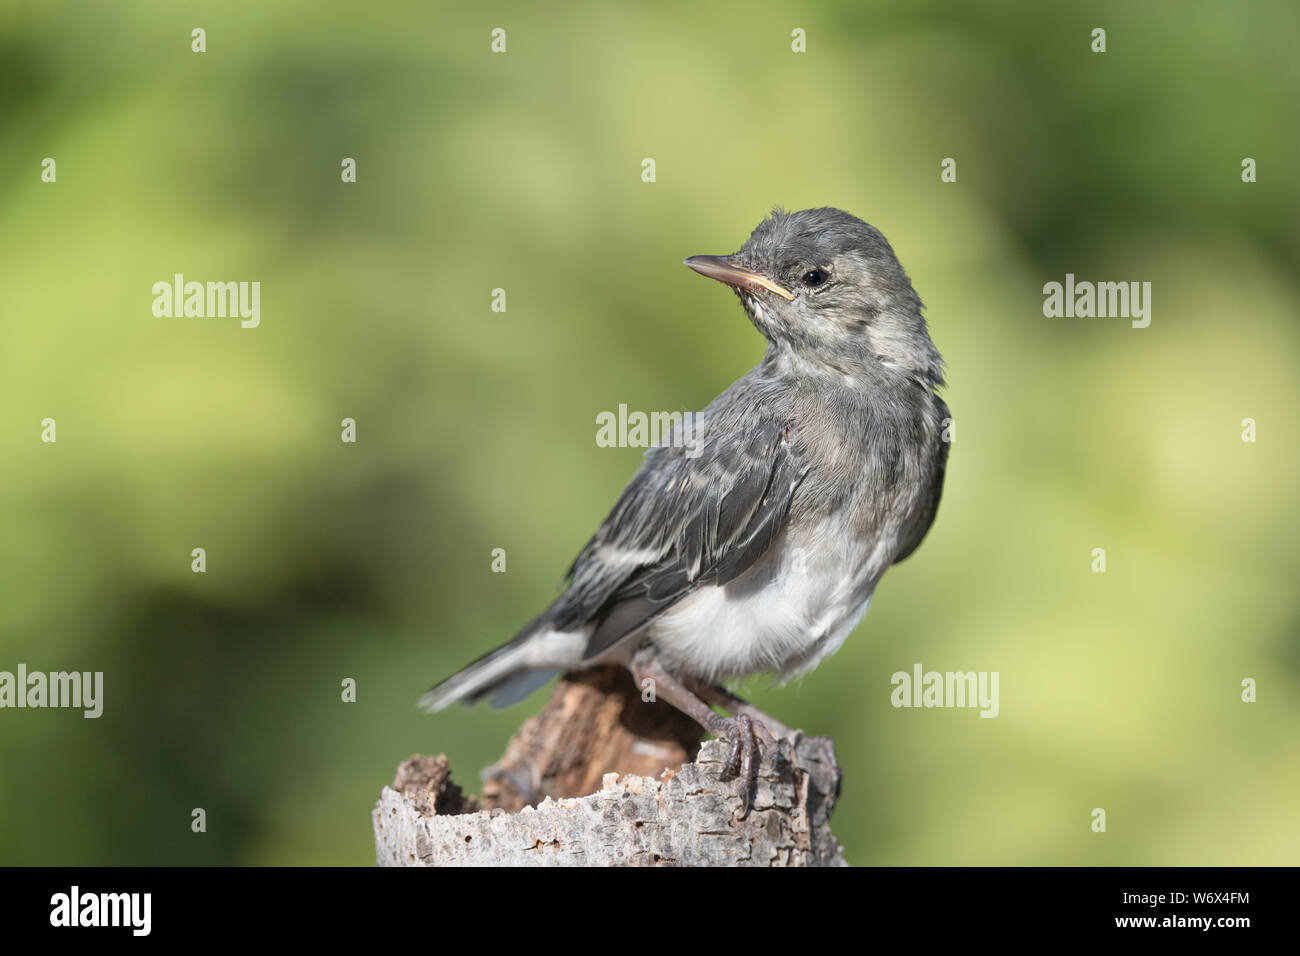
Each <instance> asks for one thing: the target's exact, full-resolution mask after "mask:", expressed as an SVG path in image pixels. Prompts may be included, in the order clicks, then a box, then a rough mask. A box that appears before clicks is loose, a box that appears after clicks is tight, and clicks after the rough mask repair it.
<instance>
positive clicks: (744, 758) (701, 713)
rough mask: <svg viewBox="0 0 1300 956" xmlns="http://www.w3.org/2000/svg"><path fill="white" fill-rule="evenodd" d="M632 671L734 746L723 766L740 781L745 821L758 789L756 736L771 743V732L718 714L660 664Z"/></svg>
mask: <svg viewBox="0 0 1300 956" xmlns="http://www.w3.org/2000/svg"><path fill="white" fill-rule="evenodd" d="M630 669H631V671H632V676H633V678H635V679H636V682H637V684H638V685H639V686H644V682H645V681H646V680H650V681H652V682H653V687H654V691H653V693H654V695H655V697H656V698H660V697H662V698H663V699H664V700H665V701H667V702H668V703H669V704H672V706H674V707H676V708H677V709H678V710H680V711H681V712H682V713H683V714H685V715H686V716H687V717H690V718H691V719H692V720H694V721H695V722H696V723H697V724H699V725H700V726H701V727H703V728H704V729H705V730H706V731H708V732H709V733H710V734H712V735H713V736H714V737H717V738H718V739H719V740H725V741H727V743H728V744H730V746H731V751H730V753H728V755H727V762H726V763H725V764H724V765H723V768H722V778H723V779H724V780H725V779H727V778H729V777H732V776H738V777H739V780H740V802H741V808H740V817H741V819H742V820H743V819H744V818H745V817H746V816H747V815H748V814H749V806H750V802H751V800H752V793H751V788H753V787H754V786H756V785H757V779H756V777H755V776H754V772H755V769H756V768H755V766H754V750H755V735H756V733H762V734H763V735H765V736H766V738H767V739H768V740H771V739H772V735H771V734H770V733H769V732H768V730H767V728H766V727H763V726H762V724H761V722H759V721H755V720H754V719H752V718H751V717H749V716H748V715H747V714H736V715H734V716H732V717H723V716H721V715H719V714H715V713H714V712H713V709H712V708H711V707H709V705H708V704H706V703H705V702H704V701H702V700H700V698H699V697H697V696H696V695H695V694H693V693H692V692H691V691H690V689H689V688H688V687H687V686H686V685H685V684H683V683H682V682H681V681H679V680H678V679H677V678H675V677H673V676H672V675H671V674H669V673H667V672H666V671H665V670H664V669H663V668H662V667H660V666H658V665H657V664H652V663H649V662H646V661H637V662H633V663H632V664H631V666H630ZM760 728H761V729H760ZM773 743H775V741H773Z"/></svg>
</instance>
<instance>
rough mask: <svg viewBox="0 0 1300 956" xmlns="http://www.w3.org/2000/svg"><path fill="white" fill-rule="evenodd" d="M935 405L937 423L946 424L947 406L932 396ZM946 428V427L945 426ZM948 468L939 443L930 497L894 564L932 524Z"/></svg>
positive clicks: (943, 443) (945, 444)
mask: <svg viewBox="0 0 1300 956" xmlns="http://www.w3.org/2000/svg"><path fill="white" fill-rule="evenodd" d="M934 402H935V405H936V406H938V410H939V421H940V422H946V421H948V419H949V418H950V417H951V413H950V412H949V411H948V405H947V403H945V402H944V400H943V399H942V398H940V397H939V396H938V395H935V396H934ZM945 427H946V426H945ZM947 468H948V442H947V441H940V443H939V457H938V460H937V461H936V462H935V468H934V477H933V478H932V479H931V481H930V497H929V500H928V501H927V502H926V508H925V510H924V511H922V512H921V513H920V515H919V516H918V518H917V520H916V521H915V523H914V524H913V525H912V530H911V533H910V534H908V536H907V538H906V539H905V540H904V541H903V545H902V547H901V548H899V549H898V557H896V558H894V564H898V562H900V561H902V560H903V559H904V558H906V557H908V556H909V555H911V553H912V552H913V551H915V550H916V549H917V548H919V547H920V546H921V541H922V540H924V538H925V536H926V533H927V532H929V530H930V526H931V525H932V524H934V516H935V514H936V513H938V511H939V498H940V497H941V496H942V495H943V475H944V472H945V471H946V470H947Z"/></svg>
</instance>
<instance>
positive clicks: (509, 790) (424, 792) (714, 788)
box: [373, 668, 845, 866]
mask: <svg viewBox="0 0 1300 956" xmlns="http://www.w3.org/2000/svg"><path fill="white" fill-rule="evenodd" d="M700 735H701V731H700V729H699V727H698V726H697V725H696V724H695V723H694V721H692V720H690V719H689V718H687V717H685V716H684V715H682V714H680V713H678V712H677V711H676V710H675V709H674V708H673V707H671V706H670V705H668V704H667V703H664V702H653V701H643V700H642V698H641V694H640V691H639V689H638V688H637V687H636V686H635V685H634V684H633V683H632V681H631V679H630V677H628V675H627V672H626V671H624V670H622V669H621V668H600V669H597V670H593V671H587V672H584V673H581V674H572V675H569V676H567V677H565V678H563V679H562V680H561V681H560V683H559V684H558V686H557V687H556V688H555V690H554V692H553V693H552V694H551V697H550V699H549V700H548V701H547V704H546V706H545V707H544V708H543V710H542V712H541V713H540V714H538V715H537V716H536V717H532V718H529V719H528V720H527V721H525V722H524V725H523V726H522V727H521V728H520V730H519V732H518V733H517V734H515V736H514V737H513V738H512V739H511V740H510V743H509V745H508V746H507V748H506V752H505V754H504V756H503V757H502V758H501V760H499V761H498V762H497V763H495V764H493V765H492V766H491V767H489V768H487V769H486V770H485V771H483V778H484V785H483V795H482V797H481V798H477V799H476V798H474V797H467V796H466V795H465V794H464V793H463V792H462V791H461V788H460V787H458V786H457V785H456V784H454V783H452V781H451V774H450V768H449V767H448V765H447V759H446V757H444V756H442V755H439V756H437V757H420V756H413V757H411V758H409V759H408V760H407V761H405V762H404V763H403V764H402V765H401V767H399V768H398V771H397V777H396V779H394V781H393V785H392V787H385V788H384V790H383V793H382V794H381V796H380V798H379V803H378V805H377V806H376V808H375V810H374V813H373V821H374V829H375V847H376V852H377V858H378V863H379V865H381V866H458V865H459V866H611V865H620V866H691V865H699V866H728V865H739V866H843V865H845V862H844V858H843V851H842V849H841V848H840V845H839V844H838V843H837V842H836V840H835V837H834V836H833V835H832V834H831V831H830V824H829V821H830V815H831V810H832V808H833V807H834V804H835V799H836V797H837V796H838V794H839V783H840V772H839V768H838V766H836V764H835V758H834V752H833V749H832V747H831V745H830V741H829V740H828V739H826V738H808V737H804V736H803V735H802V734H799V733H796V734H795V735H794V736H793V738H792V739H785V738H778V739H777V751H776V752H775V753H764V754H763V756H762V760H761V763H760V764H759V767H758V781H757V788H756V790H755V791H754V800H753V807H752V808H751V809H750V811H749V813H748V814H747V815H746V816H744V817H743V818H742V817H741V811H742V801H741V796H740V789H739V781H737V780H735V779H730V780H725V781H724V780H721V779H720V775H721V772H722V769H723V763H724V761H725V759H726V756H727V747H726V745H725V744H723V743H720V742H719V741H714V740H710V741H708V742H706V743H705V744H703V745H702V746H701V745H700V743H699V739H700ZM692 760H693V762H690V761H692Z"/></svg>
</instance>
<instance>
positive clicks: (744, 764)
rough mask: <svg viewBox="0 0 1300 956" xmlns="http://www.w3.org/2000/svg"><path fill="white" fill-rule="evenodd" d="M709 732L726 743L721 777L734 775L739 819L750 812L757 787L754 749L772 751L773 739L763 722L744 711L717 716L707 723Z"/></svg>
mask: <svg viewBox="0 0 1300 956" xmlns="http://www.w3.org/2000/svg"><path fill="white" fill-rule="evenodd" d="M708 731H709V733H711V734H712V735H713V736H714V737H716V738H718V739H719V740H724V741H726V742H727V744H728V747H729V749H728V752H727V759H726V761H725V762H724V763H723V765H722V773H721V774H720V775H719V777H720V779H722V780H730V779H731V778H732V777H736V778H737V780H738V783H737V788H738V790H739V796H740V819H741V820H743V819H745V817H747V816H748V815H749V811H750V808H751V807H752V806H753V802H754V795H755V791H756V790H757V789H758V777H757V774H756V771H757V769H758V768H757V766H756V764H755V761H754V756H755V752H756V751H757V750H759V748H760V747H761V748H762V751H763V752H764V753H770V752H775V750H776V739H775V738H774V737H773V736H772V734H771V732H770V731H769V730H768V729H767V728H766V727H765V726H763V722H762V721H759V720H754V719H753V718H752V717H748V716H746V715H745V714H736V715H735V716H734V717H717V718H715V719H714V720H712V721H710V722H709V727H708Z"/></svg>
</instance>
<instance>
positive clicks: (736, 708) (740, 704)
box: [695, 684, 795, 746]
mask: <svg viewBox="0 0 1300 956" xmlns="http://www.w3.org/2000/svg"><path fill="white" fill-rule="evenodd" d="M695 692H696V693H697V694H699V695H700V697H702V698H704V699H705V700H707V701H708V702H709V703H710V704H717V705H718V706H719V707H721V708H722V709H723V710H729V711H731V712H732V713H733V714H744V715H745V716H746V717H748V718H749V719H750V720H752V721H755V726H761V727H762V728H763V730H764V731H771V732H772V733H773V734H776V735H777V736H778V737H793V736H794V734H795V731H794V730H792V729H791V728H789V727H787V726H786V725H785V724H783V723H781V721H779V720H777V719H776V718H775V717H773V716H771V715H769V714H765V713H763V711H761V710H759V709H758V708H757V707H755V706H754V705H753V704H751V703H750V702H749V701H747V700H745V699H744V698H743V697H737V696H736V695H735V694H733V693H732V692H731V691H729V690H727V689H726V688H725V687H722V686H721V685H717V684H696V685H695ZM769 742H770V743H771V744H772V745H773V746H775V744H776V741H775V740H774V739H772V737H771V734H769V735H768V740H766V741H764V743H769Z"/></svg>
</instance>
